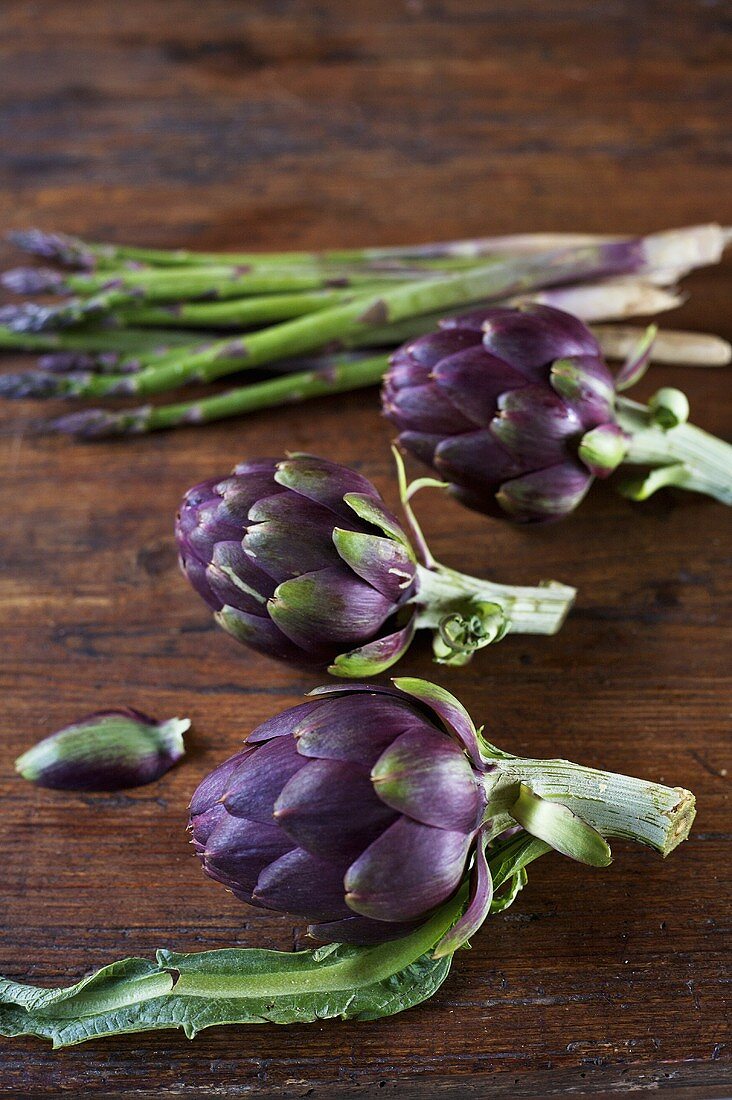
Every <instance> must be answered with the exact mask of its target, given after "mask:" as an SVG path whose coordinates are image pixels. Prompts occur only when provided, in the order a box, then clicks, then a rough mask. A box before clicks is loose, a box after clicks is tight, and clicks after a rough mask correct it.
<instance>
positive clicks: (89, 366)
mask: <svg viewBox="0 0 732 1100" xmlns="http://www.w3.org/2000/svg"><path fill="white" fill-rule="evenodd" d="M98 362H99V357H98V356H95V355H88V354H87V353H86V352H83V351H52V352H50V353H49V354H48V355H40V356H39V357H38V369H39V370H42V371H47V372H49V373H51V374H69V373H71V372H72V371H78V370H84V371H86V370H94V368H95V367H96V366H97V364H98Z"/></svg>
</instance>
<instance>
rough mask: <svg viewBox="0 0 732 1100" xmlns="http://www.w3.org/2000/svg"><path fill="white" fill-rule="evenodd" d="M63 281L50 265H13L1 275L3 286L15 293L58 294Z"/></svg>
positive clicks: (0, 279) (0, 280) (61, 276)
mask: <svg viewBox="0 0 732 1100" xmlns="http://www.w3.org/2000/svg"><path fill="white" fill-rule="evenodd" d="M63 281H64V280H63V275H60V274H59V272H58V271H53V270H52V269H51V268H50V267H13V268H11V269H10V270H9V271H4V272H3V274H2V275H0V283H1V284H2V286H3V287H4V288H5V290H10V291H12V293H13V294H56V293H58V291H59V290H61V289H62V287H63Z"/></svg>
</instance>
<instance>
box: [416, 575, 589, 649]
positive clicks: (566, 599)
mask: <svg viewBox="0 0 732 1100" xmlns="http://www.w3.org/2000/svg"><path fill="white" fill-rule="evenodd" d="M417 572H418V576H419V588H418V592H417V595H416V596H415V598H414V602H415V603H417V604H419V605H420V611H419V614H418V616H417V622H416V625H417V628H418V629H419V628H420V627H428V628H430V629H436V628H439V626H440V623H441V622H442V620H443V619H444V618H445V616H446V615H450V614H451V613H452V612H454V611H455V610H456V609H460V608H466V609H468V608H469V607H470V604H471V603H472V602H474V601H478V602H481V603H487V604H495V605H497V606H498V607H499V608H500V609H501V611H502V613H503V616H504V618H505V621H506V630H505V631H504V633H511V634H556V633H557V631H558V630H559V629H560V628H561V626H562V624H563V622H564V620H565V619H566V617H567V615H568V613H569V611H570V609H571V607H572V604H573V603H574V600H575V597H576V595H577V590H576V589H575V588H571V587H570V586H569V585H566V584H559V583H558V582H557V581H541V582H540V584H539V585H537V586H535V587H529V586H522V585H511V584H497V583H495V582H493V581H485V580H481V579H480V578H478V577H470V576H468V575H467V574H465V573H458V572H457V571H456V570H454V569H448V568H447V567H446V566H444V565H439V564H435V565H434V566H432V567H431V568H426V567H425V566H422V565H418V566H417Z"/></svg>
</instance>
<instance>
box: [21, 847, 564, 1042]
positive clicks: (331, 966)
mask: <svg viewBox="0 0 732 1100" xmlns="http://www.w3.org/2000/svg"><path fill="white" fill-rule="evenodd" d="M549 850H550V849H549V845H547V844H545V843H544V842H543V841H541V840H536V839H534V838H533V837H530V836H527V835H526V834H525V833H520V834H518V835H516V836H514V837H511V838H510V839H509V840H507V841H504V842H503V843H501V844H497V845H496V846H495V847H494V849H493V850H492V851H491V852H490V856H489V866H490V870H491V874H492V876H493V880H494V883H495V886H496V889H498V888H500V886H501V885H502V884H503V883H504V882H506V881H508V880H510V879H512V878H515V877H516V876H521V878H522V884H523V882H525V874H523V873H522V870H523V868H524V867H525V866H526V865H527V864H528V863H530V862H532V860H534V859H537V858H538V857H539V856H541V855H543V854H544V853H545V852H547V851H549ZM509 891H510V900H511V901H512V900H513V898H514V897H515V896H516V892H517V891H513V890H512V889H511V887H509ZM467 896H468V883H467V882H465V883H463V885H462V886H461V888H460V889H459V890H458V892H457V893H456V894H455V895H454V897H453V898H451V899H450V901H448V902H447V903H446V904H445V905H444V906H442V907H441V908H440V909H438V911H437V912H436V913H435V914H434V915H433V916H432V917H431V918H430V919H429V920H428V921H427V922H426V923H425V924H423V925H421V926H420V928H418V929H416V930H415V931H414V932H412V933H411V934H410V935H408V936H404V937H403V938H402V939H400V940H392V941H391V942H390V943H385V944H379V945H378V946H377V947H353V946H350V945H346V944H327V945H325V946H322V947H317V948H315V949H314V950H312V951H297V952H286V951H269V950H260V949H257V948H224V949H222V950H218V951H201V952H195V953H193V954H177V953H175V952H173V951H167V950H160V951H158V952H157V959H156V962H155V963H153V962H151V961H149V960H147V959H140V958H129V959H123V960H121V961H120V962H115V963H112V964H111V965H109V966H105V967H103V968H102V969H101V970H98V971H96V973H94V974H90V975H87V977H85V978H82V980H81V981H79V982H77V983H76V984H74V985H72V986H68V987H66V988H63V989H43V988H40V987H38V986H31V985H23V984H20V983H18V982H12V981H7V980H5V979H2V978H0V1035H3V1036H7V1037H13V1036H19V1035H36V1036H38V1037H39V1038H43V1039H50V1040H51V1042H52V1044H53V1046H54V1047H55V1048H60V1047H67V1046H74V1045H77V1044H79V1043H84V1042H87V1041H89V1040H91V1039H100V1038H105V1037H108V1036H112V1035H126V1034H132V1033H135V1032H140V1031H154V1030H162V1029H166V1028H168V1029H172V1028H182V1029H183V1031H184V1032H185V1034H186V1036H187V1037H188V1038H189V1039H192V1038H193V1037H194V1036H195V1035H197V1034H198V1032H199V1031H202V1030H203V1029H204V1028H207V1027H214V1026H216V1025H222V1024H263V1023H279V1024H288V1023H311V1022H314V1021H316V1020H326V1019H331V1018H333V1017H337V1016H338V1017H341V1019H344V1020H376V1019H379V1018H380V1017H382V1016H391V1015H394V1014H395V1013H397V1012H403V1011H404V1010H405V1009H407V1008H412V1007H413V1006H414V1005H417V1004H420V1003H421V1002H422V1001H425V1000H427V999H428V998H429V997H431V996H432V995H433V994H434V993H435V992H436V991H437V990H438V989H439V988H440V986H441V985H442V983H443V982H444V981H445V979H446V978H447V975H448V973H449V971H450V965H451V962H452V956H451V955H446V956H444V957H442V958H440V959H434V958H433V957H432V954H431V952H432V949H433V948H434V946H435V944H436V943H437V942H438V940H439V939H440V938H441V937H442V936H443V935H444V933H445V932H446V931H447V930H448V929H449V928H450V927H451V926H452V925H453V924H454V923H455V921H456V920H458V919H459V917H460V915H461V913H462V911H463V907H464V905H465V902H466V899H467ZM494 901H495V899H494ZM508 904H510V902H508ZM492 908H493V907H492Z"/></svg>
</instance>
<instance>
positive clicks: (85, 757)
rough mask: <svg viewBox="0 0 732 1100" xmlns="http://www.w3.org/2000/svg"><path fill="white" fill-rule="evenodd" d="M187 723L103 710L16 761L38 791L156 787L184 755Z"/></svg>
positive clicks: (173, 719)
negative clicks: (154, 784) (156, 782)
mask: <svg viewBox="0 0 732 1100" xmlns="http://www.w3.org/2000/svg"><path fill="white" fill-rule="evenodd" d="M190 724H191V723H190V721H189V719H188V718H169V719H168V720H167V721H165V722H156V721H155V719H154V718H148V717H147V715H145V714H141V713H140V711H137V710H132V709H131V708H124V709H120V710H103V711H98V712H97V713H96V714H90V715H89V716H88V717H86V718H80V719H79V721H78V722H74V723H72V724H71V725H70V726H64V728H63V729H60V730H58V731H57V732H56V733H52V734H51V735H50V736H49V737H45V738H44V739H43V740H42V741H39V742H38V744H37V745H34V746H33V748H31V749H28V751H27V752H24V753H23V755H22V756H19V757H18V759H17V760H16V761H15V768H16V771H18V772H19V773H20V775H22V776H23V778H24V779H28V780H30V782H31V783H36V784H37V785H38V786H39V787H52V788H56V789H58V790H68V791H121V790H126V789H127V788H129V787H141V786H143V785H145V784H146V783H154V782H155V780H157V779H160V777H161V776H162V775H164V774H165V772H167V771H168V770H169V768H172V766H173V764H175V763H176V761H178V760H180V759H181V757H182V756H183V755H184V753H185V748H184V746H183V734H184V733H185V732H186V730H187V729H189V727H190Z"/></svg>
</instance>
